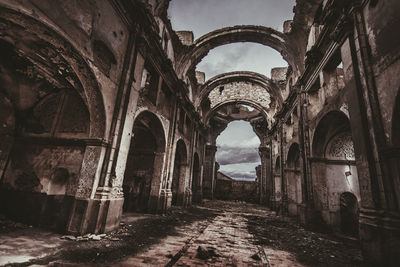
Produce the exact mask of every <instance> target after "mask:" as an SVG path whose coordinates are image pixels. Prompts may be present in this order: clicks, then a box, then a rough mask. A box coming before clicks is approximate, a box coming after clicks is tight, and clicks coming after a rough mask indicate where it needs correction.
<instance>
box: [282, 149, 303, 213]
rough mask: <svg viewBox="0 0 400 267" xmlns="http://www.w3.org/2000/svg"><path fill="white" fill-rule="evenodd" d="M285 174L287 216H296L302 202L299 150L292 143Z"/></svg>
mask: <svg viewBox="0 0 400 267" xmlns="http://www.w3.org/2000/svg"><path fill="white" fill-rule="evenodd" d="M285 172H286V177H285V178H286V186H287V193H288V211H289V215H297V214H298V205H299V204H301V202H302V195H301V170H300V148H299V144H297V143H293V144H292V145H291V146H290V148H289V151H288V156H287V161H286V169H285Z"/></svg>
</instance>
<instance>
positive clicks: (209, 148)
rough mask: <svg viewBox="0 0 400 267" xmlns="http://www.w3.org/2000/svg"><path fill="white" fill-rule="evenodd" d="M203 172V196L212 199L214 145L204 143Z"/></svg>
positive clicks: (215, 150) (215, 149) (215, 148)
mask: <svg viewBox="0 0 400 267" xmlns="http://www.w3.org/2000/svg"><path fill="white" fill-rule="evenodd" d="M205 152H206V153H205V159H204V172H203V196H204V197H205V198H209V199H212V198H213V197H214V184H215V182H214V180H215V153H216V152H217V147H216V146H214V145H206V151H205Z"/></svg>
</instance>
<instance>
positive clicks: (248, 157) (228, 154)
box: [217, 146, 260, 165]
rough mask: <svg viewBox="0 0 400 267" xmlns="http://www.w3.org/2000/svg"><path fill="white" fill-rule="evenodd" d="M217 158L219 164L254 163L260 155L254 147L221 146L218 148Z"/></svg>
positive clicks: (258, 159)
mask: <svg viewBox="0 0 400 267" xmlns="http://www.w3.org/2000/svg"><path fill="white" fill-rule="evenodd" d="M217 160H218V163H219V164H220V165H229V164H238V163H255V162H260V156H259V155H258V152H257V149H255V148H247V147H228V146H223V147H219V148H218V155H217Z"/></svg>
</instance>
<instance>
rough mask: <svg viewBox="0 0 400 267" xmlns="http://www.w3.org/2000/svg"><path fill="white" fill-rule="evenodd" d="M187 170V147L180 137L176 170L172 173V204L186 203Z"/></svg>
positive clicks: (175, 163)
mask: <svg viewBox="0 0 400 267" xmlns="http://www.w3.org/2000/svg"><path fill="white" fill-rule="evenodd" d="M186 171H187V149H186V145H185V142H184V141H183V140H182V139H180V140H178V142H177V143H176V149H175V160H174V171H173V174H172V184H171V191H172V205H174V206H177V205H179V206H182V205H184V197H185V196H184V195H185V192H184V191H185V183H186V175H187V174H186Z"/></svg>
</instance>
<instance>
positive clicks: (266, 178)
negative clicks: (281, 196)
mask: <svg viewBox="0 0 400 267" xmlns="http://www.w3.org/2000/svg"><path fill="white" fill-rule="evenodd" d="M258 153H259V155H260V158H261V177H260V203H261V204H268V205H269V203H268V202H269V200H270V197H271V194H272V191H273V190H272V187H271V185H272V177H271V175H270V174H271V157H270V154H271V153H270V149H269V147H267V146H261V147H259V149H258Z"/></svg>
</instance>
